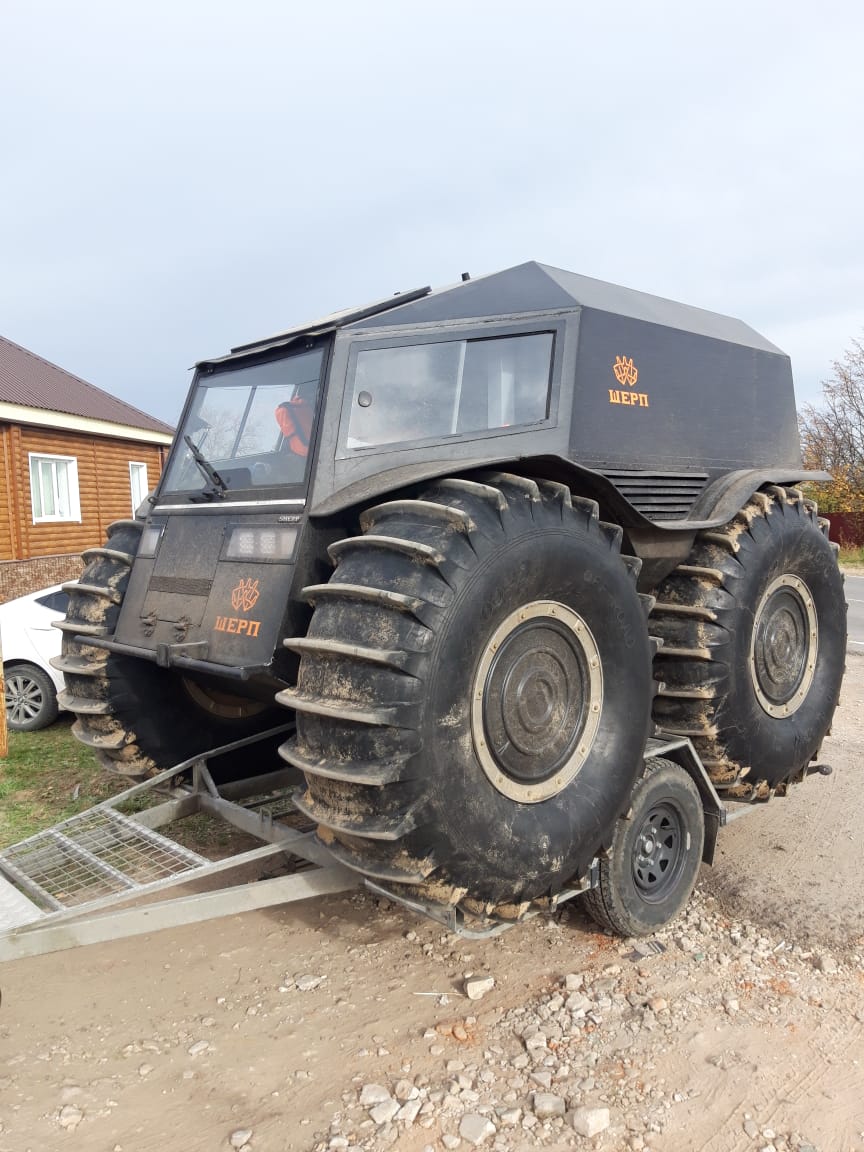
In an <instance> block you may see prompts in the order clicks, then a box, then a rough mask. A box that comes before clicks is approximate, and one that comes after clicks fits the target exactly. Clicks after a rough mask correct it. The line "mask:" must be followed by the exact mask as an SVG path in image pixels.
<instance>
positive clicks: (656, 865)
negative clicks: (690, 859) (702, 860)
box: [631, 802, 686, 904]
mask: <svg viewBox="0 0 864 1152" xmlns="http://www.w3.org/2000/svg"><path fill="white" fill-rule="evenodd" d="M685 847H686V844H685V837H684V831H683V825H682V822H681V816H680V814H679V812H678V809H677V808H676V807H675V806H674V805H673V804H670V803H668V802H667V803H659V804H655V805H654V806H653V807H652V808H651V809H650V811H649V812H648V815H647V816H646V818H645V820H644V821H643V823H642V827H641V828H640V829H639V831H638V833H637V835H636V841H635V843H634V845H633V856H632V861H631V864H632V874H633V883H634V884H635V886H636V889H637V891H638V892H639V894H640V895H641V897H642V899H643V900H645V901H646V902H647V903H648V904H657V903H660V901H662V900H664V899H665V898H666V897H667V896H668V894H669V893H670V892H671V891H672V890H673V889H675V888H676V887H677V884H678V880H679V878H680V876H681V869H682V867H683V864H684V859H685Z"/></svg>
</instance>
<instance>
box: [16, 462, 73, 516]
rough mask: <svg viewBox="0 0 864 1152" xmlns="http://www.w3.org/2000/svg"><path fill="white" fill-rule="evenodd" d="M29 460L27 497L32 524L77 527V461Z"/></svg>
mask: <svg viewBox="0 0 864 1152" xmlns="http://www.w3.org/2000/svg"><path fill="white" fill-rule="evenodd" d="M29 456H30V497H31V499H32V501H33V523H34V524H49V523H56V522H62V521H74V522H76V523H78V524H80V523H81V500H80V497H79V494H78V461H77V460H76V459H75V457H74V456H47V455H46V456H41V455H40V456H37V455H36V454H35V453H33V452H31V453H29Z"/></svg>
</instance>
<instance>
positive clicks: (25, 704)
mask: <svg viewBox="0 0 864 1152" xmlns="http://www.w3.org/2000/svg"><path fill="white" fill-rule="evenodd" d="M3 676H4V682H5V697H6V699H5V704H6V724H7V725H8V727H9V730H10V731H11V732H38V731H39V729H40V728H47V727H48V725H49V724H53V723H54V721H55V720H56V719H57V712H58V709H57V689H56V688H55V687H54V681H53V680H52V679H51V677H50V676H49V675H48V673H47V672H45V671H43V669H41V668H37V667H36V665H35V664H13V665H12V666H11V667H9V668H6V669H4V672H3Z"/></svg>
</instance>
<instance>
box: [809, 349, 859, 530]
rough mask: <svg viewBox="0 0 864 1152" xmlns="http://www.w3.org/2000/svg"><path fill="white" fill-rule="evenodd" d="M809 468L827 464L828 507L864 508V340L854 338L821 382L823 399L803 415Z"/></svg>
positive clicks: (823, 502) (824, 498)
mask: <svg viewBox="0 0 864 1152" xmlns="http://www.w3.org/2000/svg"><path fill="white" fill-rule="evenodd" d="M798 423H799V428H800V431H801V448H802V450H803V453H804V463H805V465H806V466H807V467H808V468H823V469H825V471H827V472H830V473H831V474H832V476H833V477H834V482H833V483H832V484H828V485H820V486H819V489H818V493H817V499H818V501H819V505H820V507H821V508H823V509H824V510H825V511H826V512H864V344H862V342H861V341H860V340H853V341H852V346H851V347H850V348H848V349H847V350H846V352H844V354H843V357H842V359H840V360H835V361H834V363H833V365H832V370H831V375H830V376H829V377H828V379H827V380H826V381H825V382H824V383H823V385H822V403H821V404H820V405H819V406H814V405H812V404H805V405H803V407H802V408H801V411H800V413H799V417H798Z"/></svg>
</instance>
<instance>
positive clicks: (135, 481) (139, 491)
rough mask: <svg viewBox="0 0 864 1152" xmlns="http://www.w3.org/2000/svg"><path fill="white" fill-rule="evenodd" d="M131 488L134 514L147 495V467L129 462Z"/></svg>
mask: <svg viewBox="0 0 864 1152" xmlns="http://www.w3.org/2000/svg"><path fill="white" fill-rule="evenodd" d="M129 486H130V487H131V489H132V512H133V513H134V512H135V511H136V510H137V508H138V507H139V505H140V504H141V501H142V500H143V499H144V497H145V496H146V495H147V493H148V491H149V488H148V487H147V465H146V464H138V463H136V462H135V461H134V460H130V461H129Z"/></svg>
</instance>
